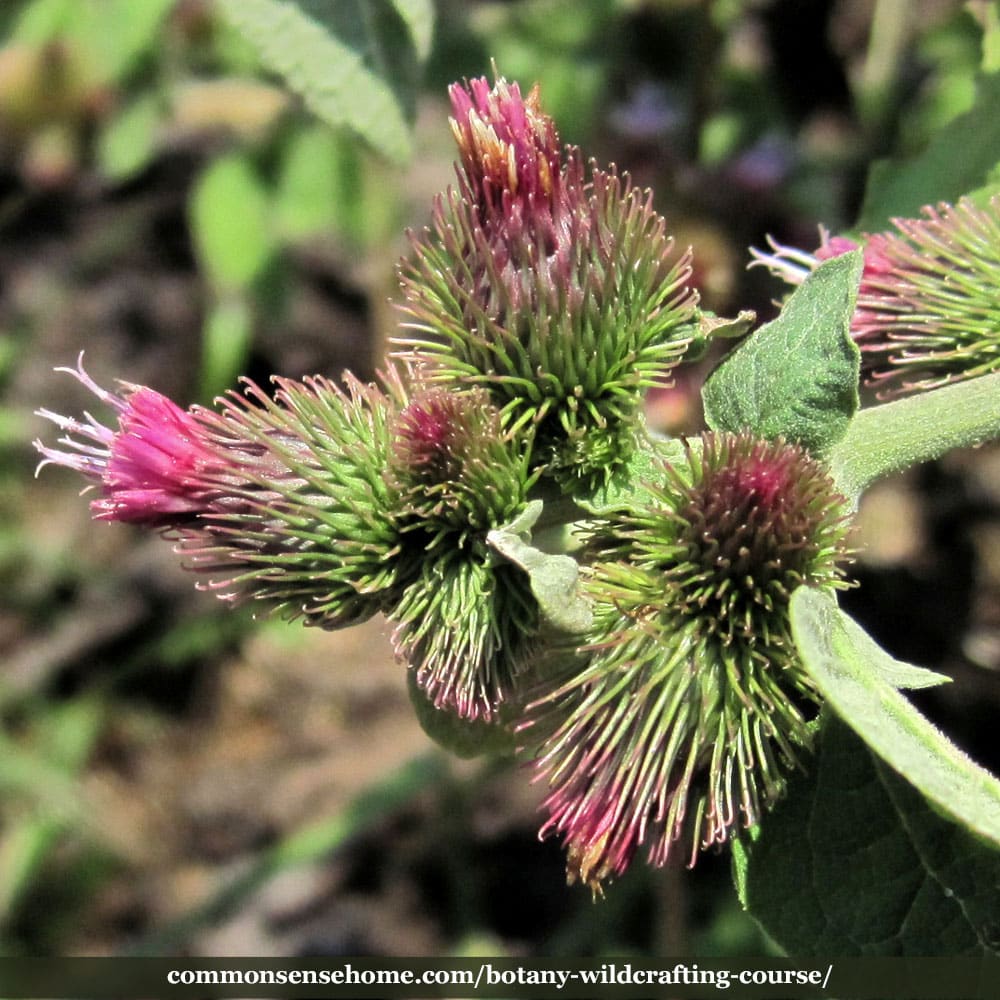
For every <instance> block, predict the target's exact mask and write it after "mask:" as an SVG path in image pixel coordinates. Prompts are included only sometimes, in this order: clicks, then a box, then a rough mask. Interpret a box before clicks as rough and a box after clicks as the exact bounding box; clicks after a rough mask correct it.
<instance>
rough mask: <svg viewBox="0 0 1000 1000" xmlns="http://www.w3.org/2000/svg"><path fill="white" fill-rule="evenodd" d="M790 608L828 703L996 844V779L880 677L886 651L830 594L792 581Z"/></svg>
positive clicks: (799, 642) (999, 843)
mask: <svg viewBox="0 0 1000 1000" xmlns="http://www.w3.org/2000/svg"><path fill="white" fill-rule="evenodd" d="M790 610H791V619H792V634H793V636H794V638H795V644H796V646H797V647H798V650H799V653H800V655H801V656H802V661H803V664H804V666H805V669H806V670H807V671H808V673H809V675H810V677H812V679H813V680H814V681H815V682H816V686H817V687H818V688H819V690H820V691H821V693H822V694H823V696H824V697H825V698H826V700H827V703H828V704H829V705H830V707H831V708H832V709H833V710H834V711H835V712H836V713H837V714H838V715H839V716H840V717H841V718H842V719H843V720H844V721H845V722H846V723H847V724H848V725H849V726H850V727H851V728H852V729H853V730H854V731H855V732H856V733H857V734H858V736H860V737H861V738H862V739H863V740H864V741H865V743H867V744H868V746H869V747H871V749H872V750H873V751H874V752H875V753H877V754H878V755H879V756H880V757H881V758H882V759H883V760H884V761H885V762H886V763H887V764H889V765H890V766H891V767H893V768H895V770H896V771H898V772H899V773H900V774H902V775H903V776H904V777H905V778H906V780H907V781H909V782H910V783H911V784H912V785H914V786H915V787H916V788H917V789H919V791H920V792H922V793H923V794H924V795H925V796H926V797H927V798H928V799H929V800H930V801H931V802H932V803H934V804H935V805H936V806H937V807H938V808H940V809H942V810H943V811H944V812H945V813H947V814H948V815H949V816H951V817H952V818H953V819H955V820H956V821H957V822H959V823H962V824H964V825H965V826H967V827H968V828H969V829H970V830H972V831H973V832H974V833H976V834H978V835H979V836H980V837H983V838H984V839H986V840H988V841H990V842H991V843H992V844H993V846H994V847H997V848H1000V781H997V779H996V778H994V777H993V776H992V775H991V774H990V773H989V772H988V771H985V770H984V769H983V768H981V767H980V766H979V765H978V764H976V763H975V762H974V761H972V760H971V759H970V758H969V757H967V756H966V755H965V754H964V753H962V751H961V750H959V749H958V747H956V746H955V745H954V744H953V743H952V742H951V741H950V740H949V739H948V738H947V737H946V736H945V735H944V734H943V733H942V732H941V731H940V730H938V729H937V728H935V726H934V725H933V724H932V723H931V722H930V721H929V720H928V719H926V718H925V717H924V716H923V715H921V714H920V713H919V712H918V711H917V710H916V709H915V708H914V707H913V706H912V705H911V704H910V703H909V702H908V701H907V700H906V699H905V698H904V697H903V696H902V695H901V694H900V693H899V692H898V691H897V690H896V689H895V688H894V687H892V686H891V684H890V683H889V682H888V681H887V680H886V678H885V676H884V675H883V674H884V661H885V660H886V659H891V657H888V655H887V654H886V653H884V652H883V651H882V650H880V649H878V647H877V646H876V644H875V643H874V641H873V640H872V639H871V638H870V637H869V636H868V635H867V634H866V633H865V632H864V630H863V629H861V628H859V627H858V626H857V625H856V624H855V623H854V622H851V620H850V619H849V618H847V616H846V615H844V614H843V613H842V612H841V611H840V609H839V608H838V607H837V604H836V601H835V600H834V599H833V598H832V597H831V596H830V595H829V594H826V593H823V592H822V591H819V590H815V589H813V588H809V587H799V588H798V590H796V591H795V593H794V594H792V600H791V605H790ZM880 663H881V664H882V667H883V669H882V670H880V669H878V665H879V664H880ZM873 666H874V667H875V669H873Z"/></svg>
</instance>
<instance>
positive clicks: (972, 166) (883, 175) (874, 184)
mask: <svg viewBox="0 0 1000 1000" xmlns="http://www.w3.org/2000/svg"><path fill="white" fill-rule="evenodd" d="M998 107H1000V73H992V74H989V75H983V76H980V77H979V79H978V81H977V88H976V101H975V104H974V105H973V106H972V108H971V109H970V110H969V111H967V112H966V113H965V114H964V115H960V116H959V117H958V118H956V119H954V120H953V121H952V122H950V123H949V124H948V125H946V126H945V127H944V128H943V129H941V130H940V132H938V134H937V135H936V136H935V138H934V139H933V140H932V141H931V143H930V144H929V145H928V146H927V148H926V149H925V150H924V151H923V152H922V153H920V154H919V155H917V156H916V157H914V158H912V159H910V160H908V161H906V162H903V163H899V162H896V161H887V160H882V161H880V162H878V163H876V164H875V165H874V166H873V167H872V169H871V171H870V173H869V175H868V187H867V189H866V190H865V199H864V204H863V206H862V209H861V217H860V218H859V219H858V226H857V228H858V229H861V230H864V231H866V232H878V231H879V230H882V229H885V228H887V226H888V224H889V221H890V220H891V219H892V218H894V217H897V216H904V217H913V216H916V215H919V214H920V209H921V208H923V206H924V205H933V204H936V203H937V202H939V201H951V202H954V201H957V200H958V199H959V198H960V197H961V196H962V195H963V194H965V193H966V192H968V191H972V190H973V189H975V188H978V187H980V186H982V185H983V184H984V183H985V182H986V180H987V177H988V175H989V173H990V171H991V170H993V169H994V168H995V167H996V165H997V163H998V162H1000V114H997V108H998Z"/></svg>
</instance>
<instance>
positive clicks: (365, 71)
mask: <svg viewBox="0 0 1000 1000" xmlns="http://www.w3.org/2000/svg"><path fill="white" fill-rule="evenodd" d="M219 5H220V9H221V10H222V12H223V14H224V15H225V17H226V19H227V20H228V21H229V22H230V23H231V24H232V25H233V26H234V27H235V28H236V29H237V30H238V31H239V32H240V33H241V34H242V35H243V36H244V37H245V38H246V39H247V41H249V42H250V44H251V45H252V46H253V47H254V48H255V49H256V50H257V52H258V54H259V55H260V58H261V60H262V62H263V63H264V64H265V65H266V66H267V67H268V68H269V69H270V70H272V71H273V72H275V73H278V74H279V75H280V76H281V77H282V78H283V79H284V81H285V83H286V84H287V85H288V87H289V88H290V89H292V90H293V91H295V92H296V93H297V94H299V95H300V96H301V97H302V99H303V100H304V101H305V102H306V105H307V106H308V107H309V108H310V109H311V110H312V111H313V112H314V113H315V114H317V115H318V116H319V117H320V118H321V119H323V121H325V122H327V123H328V124H330V125H346V126H347V127H348V128H350V129H352V130H353V131H354V132H356V133H357V134H358V135H359V136H361V137H362V138H363V139H365V140H366V141H367V142H368V143H370V144H371V146H372V147H373V148H374V149H376V150H378V152H380V153H381V154H382V155H383V156H385V157H386V158H387V159H389V160H391V161H392V162H393V163H397V164H401V163H405V162H406V161H407V160H408V159H409V157H410V153H411V142H410V133H409V129H408V127H407V124H406V118H405V115H404V113H403V110H402V108H401V107H400V104H399V102H398V100H397V98H396V95H395V94H394V93H393V91H392V88H391V87H390V86H389V84H388V83H387V82H386V80H385V79H384V78H383V76H380V75H379V74H378V73H376V72H375V71H374V70H373V69H372V68H371V67H369V66H368V65H367V64H366V63H365V61H364V59H363V57H362V54H361V53H360V52H359V51H358V50H357V49H356V48H354V47H352V46H351V45H349V44H347V43H346V42H345V41H344V40H342V39H341V38H339V37H337V36H336V35H334V34H331V33H330V32H329V31H327V30H326V28H324V27H323V25H321V24H319V23H318V22H317V21H315V20H314V19H313V18H311V17H309V16H308V15H307V14H306V13H304V11H303V10H301V9H300V8H299V7H298V6H296V5H295V4H293V3H290V2H288V0H219ZM373 47H376V48H377V46H375V44H374V41H373Z"/></svg>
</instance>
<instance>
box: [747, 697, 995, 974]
mask: <svg viewBox="0 0 1000 1000" xmlns="http://www.w3.org/2000/svg"><path fill="white" fill-rule="evenodd" d="M733 858H734V865H735V877H736V884H737V888H738V889H739V893H740V899H741V901H742V903H743V905H744V906H745V907H746V908H747V909H748V910H749V911H750V913H751V914H752V915H753V916H754V918H755V919H756V920H757V921H758V922H759V923H760V924H761V926H762V927H763V929H764V930H765V931H766V932H767V933H768V934H769V935H770V937H771V938H772V939H773V940H774V941H775V942H776V943H777V944H778V945H780V946H781V947H782V948H783V949H784V950H785V951H786V952H788V953H789V954H790V955H793V956H798V957H804V956H808V955H842V956H848V955H987V954H988V955H996V954H1000V908H998V886H1000V853H997V852H996V851H994V850H992V849H991V848H989V847H987V846H986V845H985V844H983V843H982V842H981V841H979V840H977V839H976V838H975V837H973V836H971V835H970V834H969V833H968V832H967V831H965V830H963V829H962V828H961V827H959V826H956V825H955V824H953V823H950V822H949V821H948V820H946V819H944V818H943V817H942V816H940V815H939V814H938V813H937V812H935V811H934V809H933V808H931V807H930V806H929V805H928V803H927V802H926V800H925V799H924V798H923V797H922V796H921V795H920V794H919V793H918V792H917V791H915V790H914V789H913V788H912V787H911V786H910V785H908V784H907V783H906V782H905V781H904V780H903V779H902V778H900V777H899V776H898V775H896V774H894V773H893V772H892V770H891V769H890V768H889V767H887V766H886V765H885V764H883V763H882V762H881V761H880V760H879V759H878V758H877V757H876V756H874V755H873V754H872V753H871V752H870V751H869V750H868V748H867V747H865V745H864V744H863V743H861V742H860V741H859V740H858V739H857V737H856V736H855V735H854V734H853V733H852V732H851V730H850V729H849V728H848V727H847V726H845V725H844V724H843V723H842V722H840V721H839V720H838V719H837V718H836V717H835V716H833V715H829V716H825V717H824V720H823V724H822V726H821V731H820V739H819V743H818V746H817V753H816V756H815V757H814V758H813V760H812V761H810V762H809V772H808V774H801V775H797V776H796V777H794V778H793V779H792V780H791V781H790V782H789V787H788V793H787V795H786V797H785V799H784V800H783V801H782V802H780V803H778V805H777V806H776V807H775V808H774V809H773V810H772V811H771V813H769V814H768V815H767V816H765V817H764V819H763V821H762V822H761V824H760V826H759V827H758V828H757V830H756V835H755V836H754V837H753V838H746V839H744V841H742V842H741V843H740V844H739V848H738V850H734V853H733Z"/></svg>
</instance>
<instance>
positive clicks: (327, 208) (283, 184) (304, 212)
mask: <svg viewBox="0 0 1000 1000" xmlns="http://www.w3.org/2000/svg"><path fill="white" fill-rule="evenodd" d="M339 158H340V157H339V142H338V139H337V136H336V134H335V133H334V132H332V131H331V130H330V129H329V128H326V127H325V126H323V125H317V126H315V127H313V128H305V129H297V130H296V131H295V132H294V134H293V135H292V136H290V138H289V143H288V147H287V149H286V150H285V155H284V159H283V161H282V164H281V175H280V177H279V180H278V187H277V190H276V192H275V201H274V213H275V219H276V222H277V225H278V228H279V229H280V230H281V232H282V234H284V235H286V236H290V237H292V238H295V237H301V236H309V235H311V234H313V233H318V232H322V231H323V230H325V229H329V228H330V226H331V225H333V223H334V220H335V219H336V217H337V210H338V208H339V207H340V205H341V204H342V197H341V193H340V183H339V171H338V160H339Z"/></svg>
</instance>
